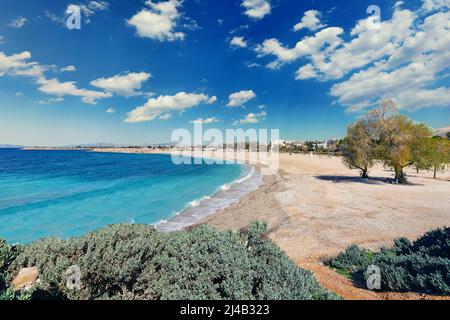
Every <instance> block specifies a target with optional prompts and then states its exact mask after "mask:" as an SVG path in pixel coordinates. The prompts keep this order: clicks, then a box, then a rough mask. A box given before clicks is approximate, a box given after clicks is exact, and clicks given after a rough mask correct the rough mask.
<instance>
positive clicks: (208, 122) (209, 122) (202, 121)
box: [191, 117, 219, 124]
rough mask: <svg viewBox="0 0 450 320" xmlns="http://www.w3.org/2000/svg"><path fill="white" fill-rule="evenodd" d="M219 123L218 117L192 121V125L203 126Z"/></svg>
mask: <svg viewBox="0 0 450 320" xmlns="http://www.w3.org/2000/svg"><path fill="white" fill-rule="evenodd" d="M216 122H219V119H217V118H216V117H210V118H206V119H203V118H198V119H195V120H192V121H191V123H202V124H211V123H216Z"/></svg>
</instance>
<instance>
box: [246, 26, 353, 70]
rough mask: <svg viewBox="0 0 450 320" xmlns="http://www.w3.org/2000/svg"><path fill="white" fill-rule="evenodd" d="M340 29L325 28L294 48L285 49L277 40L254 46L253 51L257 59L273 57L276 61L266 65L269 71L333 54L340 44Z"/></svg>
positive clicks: (341, 31)
mask: <svg viewBox="0 0 450 320" xmlns="http://www.w3.org/2000/svg"><path fill="white" fill-rule="evenodd" d="M343 32H344V30H343V29H342V28H335V27H331V28H326V29H323V30H321V31H319V32H317V33H316V34H315V35H314V36H311V37H306V38H304V39H302V40H301V41H299V42H298V43H297V44H296V45H295V47H294V48H292V49H290V48H286V47H285V46H283V45H282V44H281V43H280V42H279V41H278V40H277V39H268V40H265V41H264V42H263V43H262V44H261V45H258V46H256V49H255V51H256V52H257V53H258V56H259V57H263V56H266V55H273V56H275V57H276V60H275V61H273V62H271V63H269V64H268V65H267V67H268V68H270V69H277V68H279V67H281V66H282V65H283V64H284V63H289V62H293V61H295V60H298V59H299V58H301V57H307V56H316V55H318V54H320V53H328V52H333V50H334V49H335V48H336V47H337V46H339V45H340V44H341V43H342V39H341V38H340V35H341V34H342V33H343Z"/></svg>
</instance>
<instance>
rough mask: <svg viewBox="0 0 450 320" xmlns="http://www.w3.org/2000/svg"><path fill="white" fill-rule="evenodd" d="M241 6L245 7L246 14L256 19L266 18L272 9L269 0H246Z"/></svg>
mask: <svg viewBox="0 0 450 320" xmlns="http://www.w3.org/2000/svg"><path fill="white" fill-rule="evenodd" d="M241 6H242V7H244V8H245V12H244V14H246V15H247V16H248V17H250V18H252V19H255V20H260V19H262V18H264V17H265V16H266V15H268V14H270V12H271V10H272V7H271V5H270V1H269V0H244V1H242V4H241Z"/></svg>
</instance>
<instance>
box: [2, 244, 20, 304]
mask: <svg viewBox="0 0 450 320" xmlns="http://www.w3.org/2000/svg"><path fill="white" fill-rule="evenodd" d="M17 254H18V247H15V246H11V245H9V244H7V243H6V241H5V240H4V239H0V300H14V299H19V298H21V296H20V295H19V294H16V293H14V291H13V290H12V289H11V288H10V287H9V286H8V281H9V280H10V279H8V277H7V274H6V272H7V269H8V267H9V266H10V265H11V263H12V262H13V260H14V259H15V258H16V256H17Z"/></svg>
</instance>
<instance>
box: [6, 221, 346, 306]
mask: <svg viewBox="0 0 450 320" xmlns="http://www.w3.org/2000/svg"><path fill="white" fill-rule="evenodd" d="M265 231H266V227H265V225H263V224H260V223H254V224H252V225H251V226H250V227H249V228H248V229H245V230H241V231H239V232H232V231H223V232H222V231H217V230H215V229H214V228H212V227H209V226H200V227H198V228H195V229H194V230H192V231H182V232H174V233H168V234H165V233H160V232H157V231H155V230H154V228H153V227H150V226H146V225H113V226H109V227H106V228H104V229H101V230H99V231H96V232H93V233H90V234H87V235H85V236H83V237H81V238H74V239H69V240H58V239H54V238H49V239H43V240H40V241H37V242H34V243H32V244H30V245H27V246H24V247H23V248H22V250H21V253H20V254H19V255H18V256H17V258H16V259H15V260H14V262H13V263H12V265H11V266H10V268H9V273H10V274H15V273H17V271H18V270H19V269H20V268H22V267H28V266H37V267H38V269H39V271H40V281H41V282H40V284H39V288H37V289H36V290H35V291H34V292H33V295H32V297H33V298H35V299H39V298H45V299H49V298H57V299H335V298H337V297H336V296H335V295H334V294H332V293H329V292H328V291H326V290H324V289H323V288H321V287H320V285H319V284H318V283H317V282H316V280H315V279H314V277H313V275H312V274H311V273H310V272H308V271H305V270H303V269H301V268H299V267H298V266H296V265H295V264H294V263H293V262H292V261H291V260H289V258H288V257H287V256H286V254H285V253H283V252H282V251H281V250H280V249H279V248H278V247H276V246H275V245H274V244H273V243H272V242H271V241H270V240H268V239H267V238H266V237H265V235H264V233H265ZM72 265H77V266H79V268H80V270H81V288H80V289H73V290H71V289H69V288H68V287H67V275H66V270H67V269H68V268H69V267H70V266H72Z"/></svg>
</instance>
